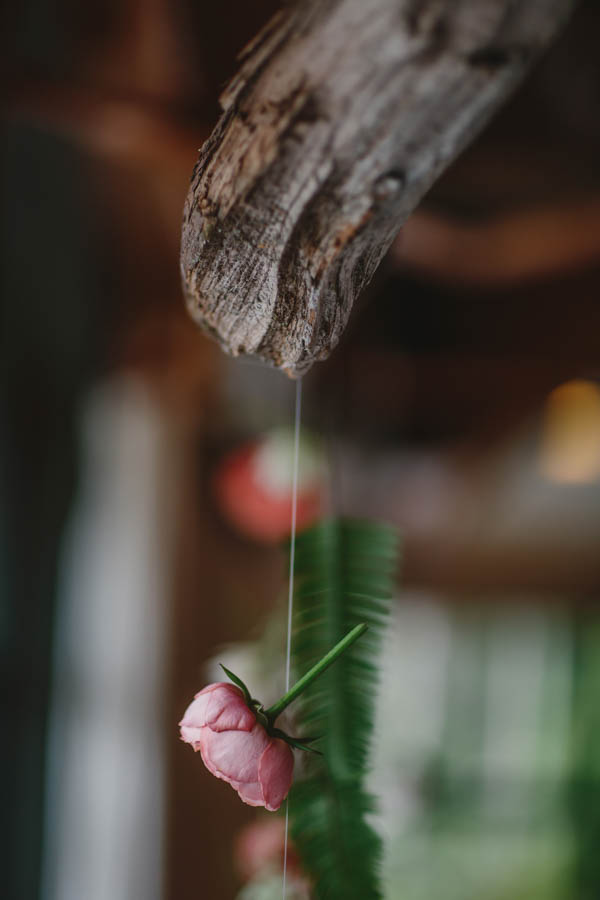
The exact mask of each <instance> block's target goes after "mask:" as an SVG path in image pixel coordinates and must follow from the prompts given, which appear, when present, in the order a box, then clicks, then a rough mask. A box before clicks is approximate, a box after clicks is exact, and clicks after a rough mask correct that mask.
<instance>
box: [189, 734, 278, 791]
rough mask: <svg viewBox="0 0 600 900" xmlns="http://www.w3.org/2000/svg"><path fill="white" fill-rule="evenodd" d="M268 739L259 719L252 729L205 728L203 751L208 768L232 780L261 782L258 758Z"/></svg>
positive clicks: (201, 743) (201, 740) (202, 736)
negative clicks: (259, 780) (213, 729)
mask: <svg viewBox="0 0 600 900" xmlns="http://www.w3.org/2000/svg"><path fill="white" fill-rule="evenodd" d="M268 742H269V738H268V737H267V733H266V731H265V730H264V728H263V727H262V726H261V725H259V724H258V723H257V722H255V724H254V728H253V729H252V731H212V729H210V728H203V729H202V734H201V736H200V752H201V753H202V759H203V760H204V764H205V766H206V768H207V769H208V770H209V771H210V772H212V773H213V775H216V776H217V778H223V779H224V780H225V781H229V782H230V783H231V782H233V781H236V782H239V783H240V784H244V783H248V782H253V781H258V760H259V759H260V757H261V754H262V752H263V750H264V749H265V747H266V746H267V744H268Z"/></svg>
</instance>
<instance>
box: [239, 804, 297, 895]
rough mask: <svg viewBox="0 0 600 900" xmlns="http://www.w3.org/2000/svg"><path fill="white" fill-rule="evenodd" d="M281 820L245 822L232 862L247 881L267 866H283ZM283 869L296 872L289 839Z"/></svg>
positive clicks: (292, 872) (295, 861)
mask: <svg viewBox="0 0 600 900" xmlns="http://www.w3.org/2000/svg"><path fill="white" fill-rule="evenodd" d="M284 841H285V819H283V818H280V817H279V816H274V817H272V818H269V819H267V818H261V819H259V820H258V821H255V822H252V823H251V824H250V825H247V826H246V827H245V828H243V829H242V831H241V832H240V833H239V835H238V837H237V840H236V842H235V854H234V856H235V862H236V865H237V868H238V870H239V872H240V874H241V875H242V877H243V878H244V879H245V880H246V881H249V880H250V879H251V878H255V877H256V876H257V875H259V874H260V873H261V872H262V871H263V870H264V869H266V868H268V867H272V868H275V867H277V868H281V867H282V866H283V847H284ZM287 871H288V873H289V874H293V875H294V876H299V875H300V862H299V859H298V854H297V853H296V851H295V849H294V847H293V845H292V842H291V840H290V841H288V856H287Z"/></svg>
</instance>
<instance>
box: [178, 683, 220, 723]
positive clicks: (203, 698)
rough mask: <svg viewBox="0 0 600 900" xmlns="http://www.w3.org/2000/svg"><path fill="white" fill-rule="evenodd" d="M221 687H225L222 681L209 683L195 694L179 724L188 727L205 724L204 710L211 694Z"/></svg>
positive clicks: (206, 708)
mask: <svg viewBox="0 0 600 900" xmlns="http://www.w3.org/2000/svg"><path fill="white" fill-rule="evenodd" d="M223 687H226V685H225V684H222V683H218V684H209V685H208V686H207V687H205V688H204V689H203V690H202V691H200V692H199V693H198V694H196V696H195V697H194V699H193V700H192V702H191V703H190V705H189V706H188V708H187V709H186V711H185V712H184V714H183V718H182V720H181V722H180V723H179V724H180V725H185V726H187V727H189V728H202V727H203V725H206V712H207V710H208V707H209V705H210V701H211V695H212V694H213V692H214V691H216V690H217V689H218V688H223Z"/></svg>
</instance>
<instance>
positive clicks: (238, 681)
mask: <svg viewBox="0 0 600 900" xmlns="http://www.w3.org/2000/svg"><path fill="white" fill-rule="evenodd" d="M219 665H220V666H221V668H222V669H223V671H224V672H225V674H226V675H227V677H228V678H229V680H230V681H233V683H234V684H237V686H238V687H239V688H241V689H242V691H243V693H244V700H245V701H246V704H247V705H248V706H250V707H251V706H252V696H251V694H250V691H249V690H248V688H247V687H246V685H245V684H244V682H243V681H242V679H241V678H238V676H237V675H235V674H234V673H233V672H230V671H229V669H226V668H225V666H224V665H223V663H219Z"/></svg>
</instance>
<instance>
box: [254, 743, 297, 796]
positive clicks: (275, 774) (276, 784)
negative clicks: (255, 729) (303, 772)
mask: <svg viewBox="0 0 600 900" xmlns="http://www.w3.org/2000/svg"><path fill="white" fill-rule="evenodd" d="M293 770H294V754H293V753H292V750H291V748H290V747H289V745H288V744H286V743H285V741H280V740H278V739H276V738H271V740H270V741H269V744H268V746H267V747H266V748H265V750H264V752H263V754H262V756H261V757H260V760H259V763H258V780H259V781H260V783H261V786H262V792H263V797H264V800H265V807H266V808H267V809H268V810H270V811H271V812H274V811H275V810H276V809H279V807H280V806H281V804H282V802H283V800H285V798H286V797H287V793H288V791H289V789H290V785H291V783H292V772H293Z"/></svg>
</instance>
